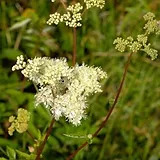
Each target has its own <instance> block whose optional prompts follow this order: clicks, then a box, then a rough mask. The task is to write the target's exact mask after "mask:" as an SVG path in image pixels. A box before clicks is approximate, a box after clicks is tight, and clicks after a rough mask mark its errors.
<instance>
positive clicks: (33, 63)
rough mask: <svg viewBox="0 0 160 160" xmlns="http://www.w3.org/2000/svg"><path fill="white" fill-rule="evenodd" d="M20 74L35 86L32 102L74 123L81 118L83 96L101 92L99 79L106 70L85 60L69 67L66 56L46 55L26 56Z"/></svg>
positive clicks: (83, 102)
mask: <svg viewBox="0 0 160 160" xmlns="http://www.w3.org/2000/svg"><path fill="white" fill-rule="evenodd" d="M21 72H22V74H23V75H24V76H25V77H27V78H28V79H30V80H31V81H33V82H34V83H35V84H36V85H37V86H39V91H38V93H37V94H36V95H35V104H36V106H37V105H39V104H43V105H44V106H45V107H46V108H48V109H50V111H51V113H52V115H53V116H54V118H55V119H56V120H59V118H60V117H62V116H64V117H66V120H67V121H69V122H71V123H72V124H74V125H78V124H80V122H81V119H82V118H85V116H86V113H85V109H86V108H87V98H88V97H89V96H90V95H92V94H94V93H97V92H102V90H101V85H100V80H101V79H104V78H107V74H106V73H105V72H104V71H102V69H100V68H98V67H89V66H87V65H85V64H82V65H81V66H79V65H78V64H77V65H76V66H75V67H69V66H68V64H67V62H66V59H65V58H62V59H50V58H47V57H43V58H40V57H39V58H34V59H28V61H27V64H26V67H25V68H24V69H22V71H21Z"/></svg>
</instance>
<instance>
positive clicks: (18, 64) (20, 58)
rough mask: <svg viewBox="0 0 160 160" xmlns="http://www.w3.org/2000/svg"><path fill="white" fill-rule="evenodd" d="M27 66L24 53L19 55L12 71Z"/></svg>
mask: <svg viewBox="0 0 160 160" xmlns="http://www.w3.org/2000/svg"><path fill="white" fill-rule="evenodd" d="M25 66H26V62H24V57H23V55H20V56H18V57H17V62H16V64H15V65H14V66H13V67H12V71H15V70H20V69H23V68H24V67H25Z"/></svg>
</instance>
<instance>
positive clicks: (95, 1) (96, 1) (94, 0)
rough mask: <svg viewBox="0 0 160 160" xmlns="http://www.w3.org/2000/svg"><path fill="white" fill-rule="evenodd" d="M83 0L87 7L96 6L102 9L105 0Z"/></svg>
mask: <svg viewBox="0 0 160 160" xmlns="http://www.w3.org/2000/svg"><path fill="white" fill-rule="evenodd" d="M84 2H85V3H86V7H87V9H89V8H91V7H98V8H100V9H102V8H103V7H104V5H105V0H84Z"/></svg>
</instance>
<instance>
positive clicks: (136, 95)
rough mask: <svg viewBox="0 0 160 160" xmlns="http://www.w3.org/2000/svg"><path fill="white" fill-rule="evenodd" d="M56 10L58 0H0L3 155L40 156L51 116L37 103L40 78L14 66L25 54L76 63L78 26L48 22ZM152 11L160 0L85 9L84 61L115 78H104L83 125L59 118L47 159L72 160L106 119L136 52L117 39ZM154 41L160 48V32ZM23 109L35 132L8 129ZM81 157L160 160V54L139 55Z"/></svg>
mask: <svg viewBox="0 0 160 160" xmlns="http://www.w3.org/2000/svg"><path fill="white" fill-rule="evenodd" d="M80 1H81V0H80ZM70 2H71V0H67V3H68V4H69V3H70ZM57 10H61V8H60V3H58V0H56V2H55V3H51V1H50V0H47V1H46V0H0V157H1V158H0V160H14V159H16V160H32V159H35V153H36V151H35V150H34V148H36V146H38V145H39V144H40V143H41V141H42V140H43V138H44V134H45V132H46V129H47V128H48V126H49V124H50V121H51V119H52V117H51V115H50V113H49V111H48V110H47V109H45V108H44V107H43V106H39V107H35V104H34V94H35V93H36V90H35V88H34V85H33V84H32V83H31V82H30V81H28V80H26V79H25V78H24V77H23V76H22V75H21V74H20V72H12V70H11V68H12V66H13V65H14V64H15V62H16V57H17V56H18V55H21V54H23V55H24V56H25V57H27V58H33V57H35V56H36V57H39V56H47V57H53V58H55V57H57V58H58V57H67V59H68V62H69V65H72V48H73V47H72V46H73V40H72V38H73V36H72V29H71V28H67V27H66V26H65V25H64V24H60V25H58V26H56V25H51V26H49V25H47V24H46V21H47V20H48V18H49V14H51V13H54V12H55V11H57ZM147 12H153V13H154V14H155V15H156V18H157V19H159V20H160V0H106V4H105V7H104V8H103V9H102V10H100V9H97V8H93V9H90V10H87V12H85V15H84V16H83V21H82V24H83V26H82V27H81V28H78V29H77V63H79V64H82V63H83V62H85V63H86V64H88V65H94V66H101V68H102V69H103V70H104V71H106V72H107V74H108V79H106V80H104V81H103V92H102V93H99V94H95V95H93V96H91V97H90V98H89V101H88V105H89V107H88V109H87V118H86V119H83V120H82V123H81V125H80V126H77V127H75V126H73V125H72V124H71V123H68V122H66V121H65V118H61V119H60V120H59V121H57V122H55V124H54V126H53V129H52V132H51V135H50V137H49V139H48V141H47V143H46V145H45V148H44V151H43V156H42V157H41V159H42V160H65V159H66V158H67V157H68V156H69V155H70V154H71V153H72V152H73V151H74V150H75V149H77V147H79V146H80V145H81V144H82V143H83V142H85V141H86V140H87V138H85V137H86V136H87V135H88V134H92V133H94V132H95V130H96V129H97V128H98V126H99V125H100V124H101V122H102V121H103V120H104V118H105V116H106V114H107V112H108V110H109V108H110V107H111V105H112V103H113V100H114V98H115V95H116V93H117V89H118V86H119V84H120V80H121V78H122V74H123V71H124V65H125V63H126V61H127V57H128V54H129V53H128V52H126V53H120V52H118V51H116V50H115V49H114V47H115V46H114V45H113V41H114V39H115V38H116V37H117V36H122V37H124V38H126V37H128V36H133V37H135V36H136V35H137V34H140V33H141V32H142V30H143V25H144V21H143V15H144V14H146V13H147ZM150 42H151V43H152V46H153V47H154V48H155V49H157V50H158V51H159V53H160V36H152V35H151V37H150ZM18 108H25V109H27V110H28V111H29V112H30V113H31V119H30V121H29V127H28V132H25V133H22V134H20V133H18V132H15V133H14V134H13V136H9V135H8V127H9V126H10V123H9V121H8V119H9V117H10V116H11V115H16V114H17V110H18ZM77 136H78V137H77ZM82 136H83V137H84V138H81V137H82ZM74 160H160V54H159V56H158V58H157V59H156V60H155V61H152V60H150V58H148V56H147V55H146V54H144V53H142V52H138V53H137V54H134V55H133V57H132V60H131V64H130V66H129V70H128V73H127V77H126V80H125V84H124V88H123V90H122V92H121V95H120V98H119V100H118V103H117V106H116V108H115V110H114V111H113V113H112V115H111V117H110V118H109V121H108V122H107V125H106V126H105V127H104V128H103V129H102V131H101V132H100V133H99V134H98V136H97V137H96V138H94V139H93V141H92V143H91V144H89V145H88V146H87V147H85V148H83V149H82V150H81V151H80V152H79V153H78V154H77V155H76V157H75V158H74Z"/></svg>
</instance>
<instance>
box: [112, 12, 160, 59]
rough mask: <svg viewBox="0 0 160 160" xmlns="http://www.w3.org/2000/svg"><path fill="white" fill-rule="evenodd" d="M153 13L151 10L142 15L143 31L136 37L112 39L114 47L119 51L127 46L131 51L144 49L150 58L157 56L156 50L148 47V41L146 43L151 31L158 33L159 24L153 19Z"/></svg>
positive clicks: (159, 30)
mask: <svg viewBox="0 0 160 160" xmlns="http://www.w3.org/2000/svg"><path fill="white" fill-rule="evenodd" d="M154 17H155V15H154V14H153V13H151V12H149V13H147V14H146V15H144V20H145V21H147V23H146V24H145V27H144V29H145V33H144V34H140V35H138V36H137V39H136V40H134V39H133V38H132V37H128V38H127V39H123V38H121V37H118V38H117V39H115V40H114V42H113V44H115V45H116V46H115V49H117V50H118V51H120V52H124V51H125V50H126V48H128V49H129V50H130V51H131V52H138V51H139V50H141V51H144V52H146V53H147V55H149V56H150V57H151V60H154V59H156V58H157V56H158V54H157V50H155V49H153V48H151V47H150V45H151V44H150V43H147V41H148V36H149V34H151V33H153V32H154V33H156V34H158V33H159V32H160V26H158V21H157V20H155V19H154Z"/></svg>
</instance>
